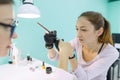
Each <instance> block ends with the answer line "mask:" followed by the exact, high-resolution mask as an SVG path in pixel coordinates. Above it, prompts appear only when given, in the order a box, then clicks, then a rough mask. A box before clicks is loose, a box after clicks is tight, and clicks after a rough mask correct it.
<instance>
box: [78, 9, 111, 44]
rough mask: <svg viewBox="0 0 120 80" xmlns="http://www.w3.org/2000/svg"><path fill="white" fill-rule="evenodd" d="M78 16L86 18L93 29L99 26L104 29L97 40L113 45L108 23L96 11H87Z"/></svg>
mask: <svg viewBox="0 0 120 80" xmlns="http://www.w3.org/2000/svg"><path fill="white" fill-rule="evenodd" d="M80 17H85V18H87V20H88V21H90V22H91V23H92V24H93V25H94V28H95V30H99V29H100V28H101V27H102V28H103V29H104V31H103V33H102V35H100V36H99V37H98V42H100V43H110V44H112V45H113V40H112V35H111V32H110V24H109V22H108V21H107V20H106V19H105V18H104V17H103V16H102V15H101V14H100V13H98V12H94V11H87V12H84V13H82V14H81V15H80V16H79V17H78V19H79V18H80Z"/></svg>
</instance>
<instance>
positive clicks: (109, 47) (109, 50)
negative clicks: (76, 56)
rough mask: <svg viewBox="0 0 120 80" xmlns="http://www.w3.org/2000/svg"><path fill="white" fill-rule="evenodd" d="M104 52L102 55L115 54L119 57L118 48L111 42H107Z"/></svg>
mask: <svg viewBox="0 0 120 80" xmlns="http://www.w3.org/2000/svg"><path fill="white" fill-rule="evenodd" d="M102 53H103V54H101V55H102V56H114V57H117V58H118V56H119V52H118V50H117V49H116V48H115V47H114V46H112V45H111V44H107V45H106V47H105V48H104V49H103V51H102Z"/></svg>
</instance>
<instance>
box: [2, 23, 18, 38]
mask: <svg viewBox="0 0 120 80" xmlns="http://www.w3.org/2000/svg"><path fill="white" fill-rule="evenodd" d="M16 22H17V21H14V22H13V24H12V25H10V24H6V23H1V22H0V25H1V26H4V27H5V28H7V27H10V28H11V31H10V38H11V37H12V36H13V33H14V31H15V28H16Z"/></svg>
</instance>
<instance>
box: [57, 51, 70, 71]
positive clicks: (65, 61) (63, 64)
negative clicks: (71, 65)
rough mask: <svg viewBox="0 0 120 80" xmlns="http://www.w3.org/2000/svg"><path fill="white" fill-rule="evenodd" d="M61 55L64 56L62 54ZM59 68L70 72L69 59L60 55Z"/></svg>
mask: <svg viewBox="0 0 120 80" xmlns="http://www.w3.org/2000/svg"><path fill="white" fill-rule="evenodd" d="M60 54H62V53H61V52H60ZM58 67H59V68H61V69H63V70H65V71H67V70H68V57H66V56H63V55H59V61H58Z"/></svg>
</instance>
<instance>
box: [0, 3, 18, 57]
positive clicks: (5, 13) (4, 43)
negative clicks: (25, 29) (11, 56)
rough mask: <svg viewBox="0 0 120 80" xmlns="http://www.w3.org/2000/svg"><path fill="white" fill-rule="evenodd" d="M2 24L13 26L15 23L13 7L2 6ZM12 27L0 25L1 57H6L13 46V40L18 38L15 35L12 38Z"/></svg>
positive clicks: (0, 21) (0, 16)
mask: <svg viewBox="0 0 120 80" xmlns="http://www.w3.org/2000/svg"><path fill="white" fill-rule="evenodd" d="M0 23H3V24H7V25H12V23H13V10H12V5H0ZM10 34H11V27H5V26H4V25H0V57H2V56H6V55H7V53H8V50H9V48H10V45H11V39H12V38H16V37H17V35H16V34H15V33H14V34H13V36H12V37H10Z"/></svg>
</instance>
